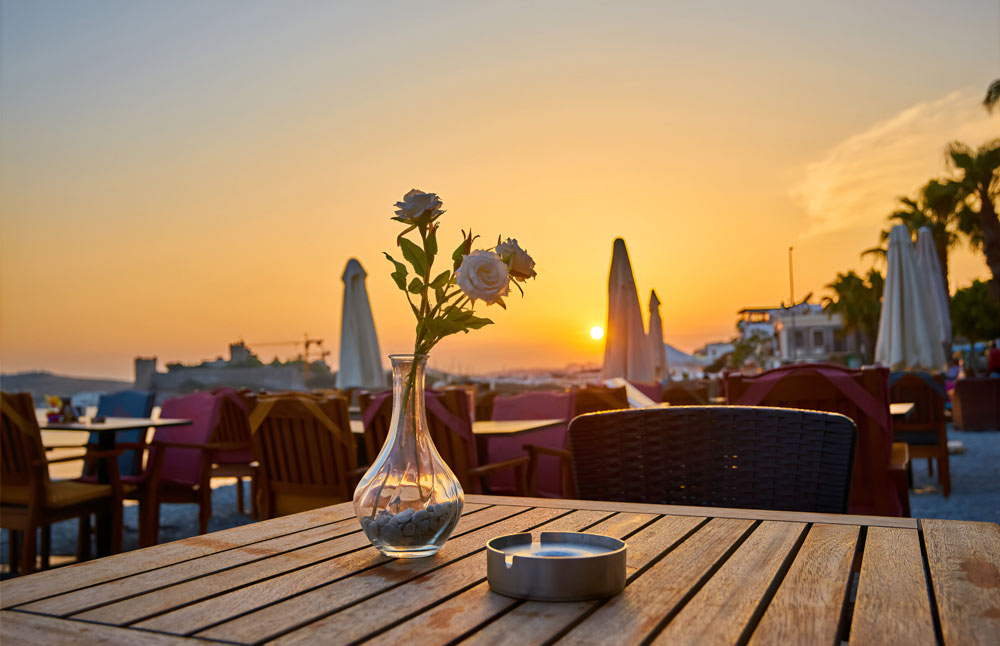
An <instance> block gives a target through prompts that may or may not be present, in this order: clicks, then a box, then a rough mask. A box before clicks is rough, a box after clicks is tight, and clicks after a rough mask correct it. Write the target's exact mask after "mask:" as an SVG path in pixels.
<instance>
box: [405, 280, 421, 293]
mask: <svg viewBox="0 0 1000 646" xmlns="http://www.w3.org/2000/svg"><path fill="white" fill-rule="evenodd" d="M406 289H408V290H409V292H410V293H411V294H419V293H420V292H422V291H423V289H424V281H422V280H420V279H419V278H414V279H413V280H411V281H410V286H409V287H407V288H406Z"/></svg>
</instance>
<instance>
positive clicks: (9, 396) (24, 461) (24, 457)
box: [0, 393, 49, 499]
mask: <svg viewBox="0 0 1000 646" xmlns="http://www.w3.org/2000/svg"><path fill="white" fill-rule="evenodd" d="M0 397H2V398H3V411H2V414H0V464H2V471H0V480H2V482H3V487H0V497H2V493H5V492H8V491H9V492H10V493H12V494H14V493H23V487H32V486H34V485H35V482H34V478H35V473H36V472H37V471H36V470H35V469H34V468H33V466H32V465H33V464H34V463H36V462H39V461H44V460H45V447H44V446H43V445H42V433H41V431H40V430H39V428H38V421H37V419H36V418H35V404H34V401H33V400H32V398H31V395H30V394H29V393H0ZM41 473H42V477H43V482H42V483H41V484H43V485H46V484H48V479H49V478H48V471H47V470H46V469H42V470H41ZM15 489H19V490H21V491H19V492H15V491H14V490H15ZM22 497H23V496H18V499H21V498H22Z"/></svg>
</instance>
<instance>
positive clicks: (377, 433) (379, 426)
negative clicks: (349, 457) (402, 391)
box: [358, 391, 392, 464]
mask: <svg viewBox="0 0 1000 646" xmlns="http://www.w3.org/2000/svg"><path fill="white" fill-rule="evenodd" d="M375 396H376V393H372V392H367V391H362V392H360V393H358V407H359V408H360V409H361V411H362V414H364V413H367V412H368V407H369V406H371V405H372V402H373V400H374V399H375ZM391 420H392V397H387V398H385V400H383V401H382V405H381V406H380V407H379V409H378V411H377V412H376V413H375V417H374V418H373V419H372V423H371V424H369V425H367V426H365V455H367V456H368V463H369V464H371V463H372V462H374V461H375V456H377V455H378V452H379V451H381V450H382V445H384V444H385V440H386V438H388V437H389V423H390V421H391Z"/></svg>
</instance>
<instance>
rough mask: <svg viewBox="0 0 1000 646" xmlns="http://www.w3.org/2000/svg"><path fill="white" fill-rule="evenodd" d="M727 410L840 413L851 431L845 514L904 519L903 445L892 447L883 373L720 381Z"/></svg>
mask: <svg viewBox="0 0 1000 646" xmlns="http://www.w3.org/2000/svg"><path fill="white" fill-rule="evenodd" d="M726 397H727V398H728V402H729V404H730V405H734V404H735V405H740V406H775V407H779V408H798V409H804V410H815V411H824V412H829V413H841V414H842V415H846V416H847V417H850V418H851V419H852V420H853V421H854V423H855V425H856V426H857V429H858V432H857V446H856V448H855V451H854V474H853V478H852V481H851V497H850V501H849V503H848V507H847V510H848V512H849V513H852V514H876V515H880V516H901V515H902V516H909V488H908V476H907V466H908V463H909V457H908V454H907V451H906V444H905V443H901V442H900V443H898V444H897V445H895V446H894V445H893V441H892V422H891V420H890V416H889V371H888V370H887V369H886V368H864V369H862V370H849V369H847V368H843V367H841V366H835V365H831V364H797V365H791V366H784V367H781V368H775V369H774V370H768V371H766V372H762V373H760V374H758V375H752V376H750V375H743V374H740V373H733V374H728V375H727V376H726Z"/></svg>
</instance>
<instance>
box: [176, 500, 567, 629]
mask: <svg viewBox="0 0 1000 646" xmlns="http://www.w3.org/2000/svg"><path fill="white" fill-rule="evenodd" d="M566 513H567V510H564V509H562V510H560V509H530V510H529V511H527V512H525V513H523V514H519V515H517V516H513V517H511V518H508V519H505V520H502V521H499V522H496V523H493V524H491V525H487V526H485V527H482V528H480V529H478V530H476V531H475V532H470V533H468V534H464V535H462V536H458V537H455V538H452V539H449V541H448V542H447V543H445V544H444V547H442V548H441V551H439V552H438V553H437V554H435V555H434V556H430V557H427V558H422V559H396V560H388V562H387V563H384V564H382V565H381V566H380V567H377V568H371V569H368V570H365V571H363V572H358V573H357V574H354V576H350V577H348V578H345V579H341V580H337V581H333V582H332V583H328V584H327V585H323V586H322V587H318V588H316V589H313V590H310V591H309V592H306V593H305V594H301V595H298V596H296V597H294V598H292V599H288V596H289V594H288V593H287V591H280V594H274V593H271V594H268V595H267V597H266V599H265V600H266V602H267V603H269V604H270V605H265V604H262V603H259V599H260V593H255V594H254V596H253V598H252V599H251V600H252V601H253V602H255V603H254V605H253V606H251V607H250V608H245V606H244V603H243V600H240V601H241V603H240V605H238V606H236V608H235V609H236V610H238V611H240V612H243V611H245V610H247V609H253V607H256V608H259V610H255V611H254V612H252V613H250V614H246V615H243V616H241V617H238V618H236V619H234V620H232V621H228V622H226V623H223V624H220V625H217V626H214V627H212V628H210V629H208V630H204V631H201V632H198V633H197V634H196V636H198V637H207V638H209V639H228V640H230V641H234V642H241V643H253V642H256V641H258V640H261V639H265V638H268V637H272V636H277V635H279V634H281V633H284V632H286V631H290V630H293V629H295V628H297V627H298V626H299V625H300V624H302V623H304V622H306V621H309V620H310V619H318V618H321V617H324V616H326V615H329V614H332V613H333V612H335V611H336V610H338V609H340V608H344V607H347V606H349V605H351V604H353V603H355V602H357V601H359V600H360V599H363V598H365V597H367V596H369V595H373V594H377V593H379V592H382V591H384V590H386V589H387V588H389V587H391V586H393V585H398V584H400V583H404V582H406V581H408V580H410V579H414V578H416V577H418V576H420V575H421V574H424V573H425V572H427V571H429V570H432V569H436V568H438V567H441V566H443V565H445V564H447V563H449V562H451V561H454V560H456V559H460V558H464V557H466V556H468V555H469V554H471V553H473V552H475V551H477V550H480V549H482V548H483V546H484V545H485V543H486V541H488V540H489V539H491V538H493V537H495V536H502V535H504V534H511V533H515V532H521V531H525V530H527V529H530V528H532V527H534V526H536V525H539V524H541V523H544V522H546V521H549V520H552V519H554V518H557V517H558V516H562V515H565V514H566ZM382 558H383V559H384V557H382ZM329 580H330V579H327V581H329ZM269 588H271V589H273V586H269ZM261 592H265V591H264V590H262V591H261ZM226 601H227V603H225V604H223V605H221V606H220V607H218V608H217V609H215V611H214V612H212V613H209V614H206V616H205V617H204V618H203V619H202V621H203V623H204V624H205V625H207V624H208V621H207V620H209V619H211V620H212V621H213V623H214V621H217V620H218V619H219V618H224V617H225V616H227V615H228V616H233V615H235V614H236V613H235V612H233V608H232V606H231V605H230V604H229V603H228V601H229V600H226Z"/></svg>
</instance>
